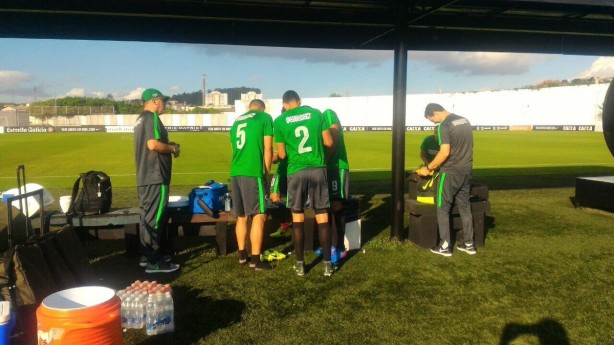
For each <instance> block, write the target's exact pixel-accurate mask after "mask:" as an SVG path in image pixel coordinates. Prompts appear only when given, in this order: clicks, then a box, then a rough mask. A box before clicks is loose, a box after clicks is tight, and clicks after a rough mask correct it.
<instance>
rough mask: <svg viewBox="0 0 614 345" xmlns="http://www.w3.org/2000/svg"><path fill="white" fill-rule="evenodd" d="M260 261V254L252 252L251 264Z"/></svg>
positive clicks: (256, 263)
mask: <svg viewBox="0 0 614 345" xmlns="http://www.w3.org/2000/svg"><path fill="white" fill-rule="evenodd" d="M259 263H260V254H252V255H251V258H250V264H254V265H258V264H259Z"/></svg>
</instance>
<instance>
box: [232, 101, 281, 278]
mask: <svg viewBox="0 0 614 345" xmlns="http://www.w3.org/2000/svg"><path fill="white" fill-rule="evenodd" d="M264 109H265V105H264V102H263V101H262V100H259V99H255V100H253V101H251V102H250V104H249V111H248V112H246V113H245V114H243V115H241V116H239V117H237V119H236V120H235V122H234V123H233V125H232V128H231V130H230V142H231V144H232V162H231V166H230V181H231V184H232V200H233V212H234V213H235V214H236V216H237V223H236V225H235V232H236V235H237V245H238V247H239V263H240V264H242V265H243V264H245V263H246V262H247V252H246V249H245V246H246V242H247V221H248V217H249V216H253V217H252V227H251V232H250V240H251V245H252V247H251V253H250V254H251V260H250V263H249V266H250V267H252V268H254V269H255V270H256V271H261V270H264V269H270V268H271V265H269V264H268V263H265V262H262V261H260V254H261V251H262V239H263V237H264V221H265V219H266V214H265V212H266V199H265V196H266V194H268V193H267V182H266V177H267V176H268V174H269V171H270V169H271V161H272V158H273V148H272V146H273V144H272V143H273V119H272V118H271V115H269V114H267V113H265V112H264Z"/></svg>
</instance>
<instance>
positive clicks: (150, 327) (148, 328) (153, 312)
mask: <svg viewBox="0 0 614 345" xmlns="http://www.w3.org/2000/svg"><path fill="white" fill-rule="evenodd" d="M146 310H147V312H146V315H147V317H146V318H145V333H147V335H156V334H158V329H157V325H156V322H157V319H158V306H157V305H156V299H155V297H154V295H152V294H150V295H149V296H148V297H147V307H146Z"/></svg>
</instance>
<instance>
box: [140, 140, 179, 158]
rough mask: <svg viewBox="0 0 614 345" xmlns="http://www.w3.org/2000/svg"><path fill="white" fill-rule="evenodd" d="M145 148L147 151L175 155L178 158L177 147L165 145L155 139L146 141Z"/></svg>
mask: <svg viewBox="0 0 614 345" xmlns="http://www.w3.org/2000/svg"><path fill="white" fill-rule="evenodd" d="M147 148H148V149H149V151H155V152H158V153H172V154H174V155H175V157H177V156H178V151H177V147H176V146H175V145H169V144H165V143H163V142H161V141H160V140H157V139H150V140H147Z"/></svg>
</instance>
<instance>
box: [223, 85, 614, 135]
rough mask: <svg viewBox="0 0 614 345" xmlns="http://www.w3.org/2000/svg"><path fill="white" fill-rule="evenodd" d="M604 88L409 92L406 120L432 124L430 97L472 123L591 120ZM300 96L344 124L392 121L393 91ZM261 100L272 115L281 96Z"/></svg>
mask: <svg viewBox="0 0 614 345" xmlns="http://www.w3.org/2000/svg"><path fill="white" fill-rule="evenodd" d="M607 89H608V84H597V85H583V86H569V87H554V88H546V89H541V90H529V89H522V90H504V91H484V92H471V93H469V92H468V93H447V94H419V95H408V96H407V103H406V109H407V120H406V125H407V126H427V125H432V124H431V123H430V122H429V121H428V120H426V119H425V118H424V107H425V106H426V105H427V104H428V103H431V102H434V103H439V104H441V105H442V106H443V107H444V108H446V109H447V110H449V111H451V112H454V113H457V114H459V115H461V116H464V117H466V118H468V119H469V121H470V122H471V124H472V125H474V126H477V125H484V126H489V125H495V126H522V125H595V123H596V120H597V119H598V115H599V114H601V106H602V105H603V100H604V98H605V94H606V92H607ZM298 92H299V94H300V90H298ZM302 101H303V104H304V105H309V106H311V107H314V108H317V109H320V110H324V109H326V108H330V109H333V110H335V111H336V112H337V114H338V115H339V119H340V120H341V124H342V125H344V126H392V96H368V97H330V98H304V99H303V100H302ZM265 103H266V105H267V112H269V113H270V114H271V115H272V116H273V118H275V117H277V116H278V115H279V113H280V110H281V107H282V104H281V99H269V100H265ZM235 109H236V113H235V116H232V115H230V116H228V121H229V123H228V125H231V124H232V122H233V121H234V119H235V118H236V116H238V115H240V114H242V113H244V112H245V111H246V104H244V103H242V102H241V101H236V102H235Z"/></svg>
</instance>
